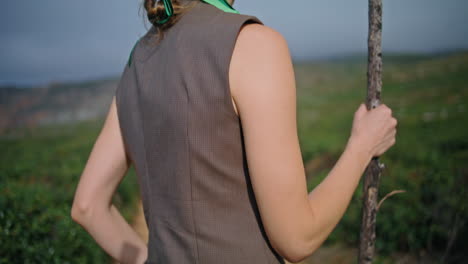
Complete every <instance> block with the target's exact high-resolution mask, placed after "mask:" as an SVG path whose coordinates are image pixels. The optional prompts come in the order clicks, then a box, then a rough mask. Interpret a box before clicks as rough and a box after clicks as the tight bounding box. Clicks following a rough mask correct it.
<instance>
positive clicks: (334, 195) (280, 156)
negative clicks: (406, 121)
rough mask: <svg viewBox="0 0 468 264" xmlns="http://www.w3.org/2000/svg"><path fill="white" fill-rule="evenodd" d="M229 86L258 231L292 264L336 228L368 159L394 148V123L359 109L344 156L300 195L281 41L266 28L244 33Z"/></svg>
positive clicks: (292, 104)
mask: <svg viewBox="0 0 468 264" xmlns="http://www.w3.org/2000/svg"><path fill="white" fill-rule="evenodd" d="M229 80H230V86H231V94H232V96H233V98H234V101H235V103H236V107H237V110H238V113H239V116H240V118H241V122H242V127H243V133H244V140H245V147H246V153H247V162H248V166H249V172H250V176H251V182H252V186H253V189H254V192H255V197H256V200H257V204H258V207H259V210H260V215H261V218H262V222H263V225H264V227H265V230H266V232H267V235H268V238H269V240H270V242H271V244H272V246H273V247H274V248H275V250H276V251H277V252H278V253H279V254H281V255H282V256H283V257H284V258H286V260H288V261H290V262H298V261H300V260H302V259H304V258H306V257H307V256H309V255H311V254H312V253H313V252H314V251H315V250H316V249H317V248H318V247H319V246H320V245H321V244H322V243H323V241H324V240H325V239H326V238H327V237H328V235H329V234H330V232H331V231H332V230H333V229H334V227H335V226H336V224H337V223H338V222H339V220H340V219H341V217H342V216H343V214H344V212H345V211H346V208H347V207H348V205H349V202H350V200H351V197H352V195H353V193H354V191H355V189H356V187H357V185H358V183H359V180H360V177H361V176H362V174H363V172H364V170H365V168H366V166H367V164H368V162H369V161H370V159H371V158H372V157H373V156H378V155H381V154H382V153H383V152H385V151H386V150H387V149H388V148H389V147H390V146H392V145H393V144H394V143H395V133H396V130H395V126H396V119H394V118H393V117H392V116H391V110H390V109H389V108H388V107H386V106H385V105H380V106H379V107H377V108H376V109H373V110H372V111H367V109H366V108H365V106H364V105H363V104H361V106H360V107H359V109H358V110H357V111H356V113H355V116H354V121H353V129H352V133H351V136H350V138H349V141H348V144H347V145H346V148H345V150H344V152H343V154H342V155H341V157H340V158H339V160H338V162H337V163H336V165H335V166H334V167H333V169H332V170H331V171H330V173H329V174H328V175H327V177H326V178H325V179H324V180H323V181H322V182H321V183H320V184H319V185H318V186H317V187H316V188H315V189H314V190H313V191H312V192H310V193H307V184H306V177H305V171H304V164H303V162H302V156H301V151H300V146H299V140H298V135H297V123H296V122H297V121H296V120H297V119H296V84H295V77H294V70H293V65H292V60H291V56H290V54H289V49H288V46H287V42H286V40H285V39H284V38H283V37H282V35H281V34H279V33H278V32H277V31H275V30H273V29H271V28H269V27H267V26H264V25H260V24H247V25H245V26H244V27H243V28H242V29H241V31H240V33H239V36H238V39H237V42H236V45H235V47H234V51H233V55H232V59H231V65H230V70H229ZM317 129H320V128H317ZM316 140H320V139H316Z"/></svg>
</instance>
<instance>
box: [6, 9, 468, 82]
mask: <svg viewBox="0 0 468 264" xmlns="http://www.w3.org/2000/svg"><path fill="white" fill-rule="evenodd" d="M140 1H141V0H80V1H66V0H42V1H15V0H4V1H1V2H0V84H20V85H21V84H26V85H28V84H46V83H48V82H50V81H67V80H72V81H77V80H85V79H95V78H102V77H107V76H117V75H120V74H121V72H122V70H123V67H124V65H125V62H126V60H127V58H128V55H129V52H130V50H131V48H132V46H133V44H134V43H135V41H136V40H137V39H138V38H139V37H140V36H142V35H143V34H144V33H145V32H146V31H147V29H148V28H149V23H147V25H146V27H145V24H144V22H143V21H144V15H143V14H144V12H143V10H141V11H140V13H139V10H138V9H139V3H140ZM287 2H289V3H290V4H289V5H288V6H286V4H285V3H287ZM367 2H368V1H366V0H288V1H280V0H236V1H235V4H234V8H236V9H237V10H238V11H239V12H240V13H242V14H248V15H255V16H257V17H258V18H259V19H260V20H262V21H263V22H264V24H265V25H267V26H270V27H272V28H274V29H276V30H278V31H279V32H281V33H282V34H283V35H284V36H285V38H286V39H287V41H288V43H289V48H290V50H291V53H292V56H293V59H294V60H296V59H307V58H311V59H314V58H324V57H329V56H340V55H345V54H349V53H365V52H366V45H367V42H366V41H367ZM288 10H289V12H291V13H287V12H288ZM467 14H468V1H467V0H386V1H385V0H384V22H383V52H384V53H385V52H434V51H443V50H451V49H460V48H462V49H467V48H468V15H467Z"/></svg>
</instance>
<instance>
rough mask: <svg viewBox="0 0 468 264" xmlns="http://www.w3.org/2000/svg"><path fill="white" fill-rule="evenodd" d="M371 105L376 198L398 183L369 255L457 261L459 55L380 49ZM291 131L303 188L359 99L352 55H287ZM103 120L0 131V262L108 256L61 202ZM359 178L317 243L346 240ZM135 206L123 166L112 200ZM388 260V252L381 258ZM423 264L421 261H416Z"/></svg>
mask: <svg viewBox="0 0 468 264" xmlns="http://www.w3.org/2000/svg"><path fill="white" fill-rule="evenodd" d="M383 59H384V79H383V82H384V85H383V92H382V97H383V103H385V104H387V105H388V106H389V107H391V108H392V109H393V113H394V116H395V117H396V118H397V119H398V121H399V123H398V133H397V143H396V144H395V146H393V147H392V148H391V149H390V150H389V151H388V152H387V153H386V154H384V155H383V156H382V157H381V161H382V162H383V163H385V165H386V166H387V168H386V169H385V171H384V173H383V176H382V181H381V189H380V196H383V195H385V194H386V193H388V192H390V191H392V190H395V189H404V190H406V192H405V193H401V194H397V195H395V196H393V197H391V198H389V199H388V200H386V201H385V203H384V204H383V205H382V207H381V209H380V211H379V213H378V217H377V245H376V247H377V254H378V258H377V261H376V263H391V262H392V261H393V260H394V259H395V258H396V257H397V256H400V254H407V255H411V256H413V257H415V258H416V259H418V258H419V259H432V260H435V262H434V263H437V262H436V261H438V260H441V259H442V258H443V257H444V256H445V259H444V260H445V262H446V263H467V262H466V261H467V257H466V253H465V252H464V251H465V250H466V247H467V245H468V239H467V235H468V226H467V225H466V223H467V222H468V210H467V202H466V201H467V200H468V192H467V190H466V188H465V186H467V185H468V165H467V161H468V114H467V111H468V105H467V103H468V53H458V54H453V55H447V56H437V57H436V56H432V57H429V56H406V55H401V56H388V57H384V58H383ZM295 70H296V80H297V100H298V101H297V103H298V104H297V107H298V129H299V137H300V143H301V150H302V154H303V159H304V163H305V166H306V168H307V177H308V188H309V190H311V189H312V188H313V187H314V186H315V185H317V184H318V183H319V182H320V181H321V180H322V179H323V178H324V177H325V176H326V174H327V173H328V171H329V170H330V169H331V167H332V166H333V165H334V162H336V160H337V159H338V157H339V155H340V154H341V151H342V150H343V147H344V145H345V143H346V141H347V139H348V137H349V132H350V129H351V123H352V118H353V114H354V111H355V110H356V109H357V107H358V106H359V104H360V103H361V102H363V101H364V98H365V96H366V64H365V61H363V60H360V59H350V60H344V61H336V62H320V63H296V64H295ZM102 124H103V120H102V119H99V120H95V121H87V122H82V123H78V124H74V125H61V126H48V127H41V128H37V129H34V130H26V129H20V130H17V131H13V132H11V133H9V134H8V135H2V136H0V149H1V151H0V155H1V156H0V193H1V196H0V237H1V244H0V264H1V263H105V262H107V261H109V258H108V256H107V255H106V254H105V253H104V252H103V251H102V250H101V249H100V248H99V247H98V246H97V244H96V243H95V242H94V241H93V240H92V238H91V237H90V236H89V235H88V234H87V233H86V232H85V231H84V230H83V229H82V228H81V227H80V226H78V225H77V224H76V223H74V222H73V221H72V220H71V219H70V206H71V202H72V199H73V194H74V191H75V188H76V184H77V182H78V179H79V176H80V174H81V172H82V170H83V168H84V165H85V163H86V160H87V158H88V155H89V153H90V151H91V148H92V145H93V143H94V140H95V139H96V137H97V135H98V133H99V130H100V128H101V126H102ZM360 197H361V186H359V188H358V189H357V190H356V194H355V195H354V197H353V200H352V202H351V205H350V207H349V208H348V210H347V212H346V214H345V216H344V218H343V220H342V221H341V222H340V223H339V224H338V226H337V228H336V229H335V230H334V231H333V233H332V235H331V236H330V238H329V239H328V240H327V241H326V242H325V244H324V247H331V246H332V245H337V244H339V245H342V246H344V247H347V248H355V247H357V244H358V243H357V242H358V238H359V237H358V236H359V225H360V209H361V208H360V206H361V201H360ZM114 198H115V199H114V200H115V203H116V205H117V206H118V207H119V208H121V211H122V212H123V215H124V217H126V219H128V220H129V219H130V218H131V216H132V215H133V214H134V213H135V208H134V205H135V203H136V202H137V200H138V186H137V181H136V177H135V173H134V171H133V169H132V170H131V171H130V173H129V174H128V175H127V176H126V177H125V179H124V181H123V182H122V184H121V185H120V186H119V190H118V193H117V195H116V196H115V197H114ZM392 259H393V260H392ZM426 263H427V262H426Z"/></svg>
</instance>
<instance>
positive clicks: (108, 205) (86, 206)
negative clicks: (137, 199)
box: [71, 97, 147, 263]
mask: <svg viewBox="0 0 468 264" xmlns="http://www.w3.org/2000/svg"><path fill="white" fill-rule="evenodd" d="M129 164H130V162H129V160H128V157H127V155H126V153H125V148H124V143H123V140H122V136H121V134H120V126H119V120H118V116H117V111H116V105H115V97H114V98H113V100H112V103H111V105H110V109H109V112H108V115H107V118H106V121H105V123H104V126H103V128H102V131H101V132H100V134H99V136H98V138H97V140H96V142H95V144H94V147H93V149H92V151H91V154H90V156H89V158H88V161H87V163H86V166H85V168H84V171H83V173H82V175H81V178H80V181H79V183H78V187H77V190H76V193H75V198H74V201H73V206H72V211H71V216H72V218H73V219H74V220H75V221H76V222H77V223H79V224H80V225H81V226H83V228H85V229H86V231H88V233H89V234H90V235H91V236H92V237H93V238H94V239H95V240H96V242H97V243H98V244H99V245H100V246H101V247H102V248H103V249H104V250H105V251H106V252H107V253H108V254H109V255H111V256H112V257H113V258H115V259H116V260H118V261H119V262H120V263H143V262H144V261H145V260H146V258H147V246H146V243H145V242H144V241H143V240H142V239H141V238H140V237H139V236H138V234H137V233H136V232H135V230H134V229H133V228H132V227H131V226H130V225H129V224H128V223H127V221H125V219H124V218H123V217H122V215H121V214H120V212H119V211H118V209H117V208H116V207H115V206H114V205H113V204H112V196H113V195H114V192H115V190H116V188H117V187H118V185H119V183H120V182H121V180H122V178H123V177H124V176H125V173H126V172H127V170H128V168H129Z"/></svg>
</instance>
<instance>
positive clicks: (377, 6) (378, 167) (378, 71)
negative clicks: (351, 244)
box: [358, 0, 384, 264]
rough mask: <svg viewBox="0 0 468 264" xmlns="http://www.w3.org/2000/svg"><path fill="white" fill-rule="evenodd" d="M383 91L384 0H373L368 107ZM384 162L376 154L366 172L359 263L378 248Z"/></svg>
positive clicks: (364, 262) (369, 258) (366, 261)
mask: <svg viewBox="0 0 468 264" xmlns="http://www.w3.org/2000/svg"><path fill="white" fill-rule="evenodd" d="M381 91H382V0H369V36H368V65H367V99H366V106H367V109H369V110H370V109H372V108H375V107H377V106H378V105H379V104H380V94H381ZM383 167H384V165H383V164H382V163H380V162H379V159H378V157H374V158H373V159H372V160H371V162H370V163H369V164H368V166H367V168H366V171H365V172H364V186H363V194H364V197H363V198H364V199H363V206H362V219H361V232H360V238H359V254H358V263H359V264H369V263H372V259H373V257H374V251H375V240H376V235H375V224H376V216H377V204H378V202H377V197H378V191H379V184H380V175H381V173H382V169H383Z"/></svg>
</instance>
